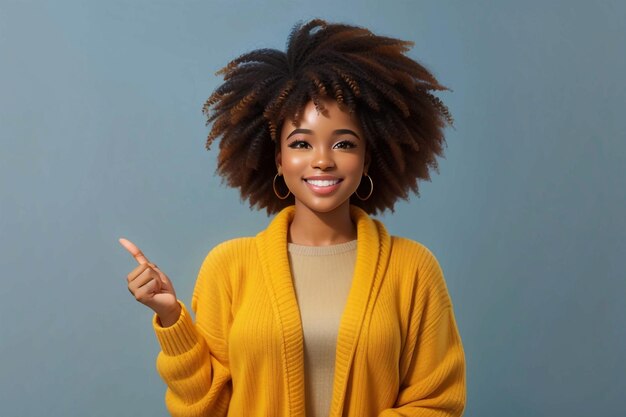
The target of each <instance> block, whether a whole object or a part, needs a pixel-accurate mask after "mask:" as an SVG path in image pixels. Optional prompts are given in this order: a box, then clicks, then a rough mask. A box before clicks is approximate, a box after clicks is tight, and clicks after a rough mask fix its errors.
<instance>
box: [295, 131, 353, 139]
mask: <svg viewBox="0 0 626 417" xmlns="http://www.w3.org/2000/svg"><path fill="white" fill-rule="evenodd" d="M298 133H303V134H305V135H312V134H313V131H312V130H310V129H296V130H294V131H293V132H291V133H290V134H289V136H287V138H286V139H289V138H290V137H292V136H293V135H295V134H298ZM333 135H354V136H356V137H357V138H358V139H359V140H360V139H361V138H360V137H359V135H357V134H356V133H355V132H354V131H352V130H350V129H337V130H334V131H333Z"/></svg>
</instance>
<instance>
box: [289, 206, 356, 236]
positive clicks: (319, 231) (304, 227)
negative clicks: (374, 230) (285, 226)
mask: <svg viewBox="0 0 626 417" xmlns="http://www.w3.org/2000/svg"><path fill="white" fill-rule="evenodd" d="M356 237H357V233H356V226H355V225H354V223H352V219H351V218H350V203H349V201H346V203H345V204H342V205H341V206H340V207H337V208H336V209H335V210H333V211H331V212H328V213H320V212H316V211H312V210H310V209H309V208H308V207H306V206H305V205H304V204H299V202H298V201H296V207H295V213H294V216H293V220H292V222H291V225H290V226H289V236H288V240H289V242H291V243H295V244H298V245H306V246H328V245H338V244H340V243H346V242H350V241H352V240H354V239H356Z"/></svg>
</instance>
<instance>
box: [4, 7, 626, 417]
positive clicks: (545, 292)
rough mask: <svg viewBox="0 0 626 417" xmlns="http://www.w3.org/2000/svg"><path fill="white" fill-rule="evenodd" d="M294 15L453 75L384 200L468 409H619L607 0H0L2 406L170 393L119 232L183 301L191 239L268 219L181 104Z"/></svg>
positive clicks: (620, 73) (139, 400)
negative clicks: (445, 304)
mask: <svg viewBox="0 0 626 417" xmlns="http://www.w3.org/2000/svg"><path fill="white" fill-rule="evenodd" d="M313 17H322V18H326V19H328V20H331V21H344V22H347V23H351V24H357V25H362V26H366V27H368V28H370V29H371V30H373V31H374V32H376V33H378V34H382V35H387V36H393V37H398V38H402V39H407V40H413V41H415V47H414V48H413V49H412V50H411V51H410V53H409V56H411V57H412V58H415V59H418V60H420V61H421V62H423V63H424V64H425V65H426V66H427V67H428V68H430V69H431V70H432V71H433V72H434V74H435V75H436V77H437V78H438V79H439V80H440V81H441V82H442V83H443V84H444V85H447V86H449V87H450V88H452V89H453V90H454V91H453V92H447V93H443V94H441V95H440V97H441V98H442V99H443V100H444V102H446V103H447V104H448V106H449V107H450V110H451V112H452V114H453V115H454V117H455V119H456V128H455V129H454V130H453V129H449V130H448V131H447V132H448V136H447V142H448V148H447V150H446V158H445V159H441V160H440V174H439V175H437V174H436V173H433V178H432V182H426V183H423V184H422V186H421V197H420V198H417V197H413V198H412V199H411V200H410V202H401V203H399V204H398V205H397V208H396V212H395V213H394V214H387V215H385V216H382V217H381V218H382V220H383V221H384V222H385V223H386V225H387V226H388V228H389V229H390V230H391V232H392V233H394V234H399V235H403V236H406V237H409V238H412V239H415V240H418V241H420V242H422V243H423V244H425V245H426V246H428V247H429V248H430V249H431V250H432V251H433V252H434V253H435V255H436V256H437V258H438V259H439V262H440V263H441V266H442V268H443V270H444V274H445V277H446V280H447V283H448V288H449V291H450V294H451V296H452V299H453V303H454V308H455V314H456V317H457V322H458V325H459V329H460V332H461V336H462V338H463V342H464V347H465V352H466V357H467V383H468V402H467V408H466V412H465V416H481V417H484V416H498V417H507V416H568V417H575V416H580V417H589V416H603V417H608V416H623V415H624V405H623V398H624V393H626V379H625V377H624V375H626V360H624V352H626V319H625V318H626V305H625V303H624V301H623V300H624V297H625V295H626V273H625V272H624V271H625V263H626V262H625V260H624V258H626V220H625V218H624V213H626V191H625V184H626V181H625V180H626V169H625V166H626V143H625V140H624V139H625V134H624V132H625V131H626V123H625V118H626V117H625V115H624V109H625V107H626V106H625V105H626V88H625V84H626V83H625V82H624V74H626V54H625V53H624V51H625V49H624V45H626V3H624V2H620V1H597V2H583V1H547V2H543V1H542V2H540V1H525V2H521V1H467V2H462V1H456V2H452V1H387V2H384V3H383V2H378V1H360V2H357V1H348V2H341V3H340V4H336V3H335V2H334V1H328V0H317V1H299V2H294V1H286V0H275V1H266V2H244V1H211V2H209V1H202V2H200V1H197V2H191V1H152V2H147V1H127V2H120V1H106V2H105V1H99V2H97V1H74V2H70V1H57V2H33V1H7V0H2V1H0V140H1V148H0V204H1V205H0V271H1V275H2V278H1V285H0V300H1V302H0V414H1V415H2V416H7V417H8V416H16V417H17V416H19V417H29V416H42V415H51V416H113V415H114V416H144V415H146V416H147V415H150V416H165V415H167V413H166V411H165V406H164V403H163V395H164V391H165V386H164V384H163V382H162V381H161V379H160V378H159V376H158V374H157V373H156V370H155V358H156V355H157V353H158V350H159V349H158V345H157V342H156V339H155V337H154V334H153V331H152V328H151V323H150V320H151V317H152V314H151V311H150V310H149V309H147V308H146V307H145V306H143V305H141V304H139V303H137V302H136V301H135V300H134V299H133V298H132V296H130V295H129V293H128V290H127V289H126V282H125V276H126V274H127V273H128V272H130V271H131V270H132V269H133V268H134V267H135V265H136V264H135V262H134V260H133V259H132V258H131V257H130V256H129V255H128V254H127V253H126V252H125V251H124V249H123V248H122V247H121V246H120V245H119V244H118V242H117V239H118V238H119V237H127V238H129V239H131V240H132V241H134V242H135V243H137V245H139V247H140V248H142V249H143V250H144V252H145V253H146V255H147V256H148V257H149V258H150V259H151V260H152V261H153V262H155V263H157V264H158V265H159V266H160V267H161V268H162V269H163V270H164V271H165V273H167V274H168V275H169V276H170V278H171V279H172V280H173V281H174V283H175V287H176V290H177V293H178V295H179V298H181V299H182V300H183V301H185V302H186V303H189V301H190V298H191V292H192V289H193V284H194V281H195V278H196V274H197V272H198V269H199V267H200V263H201V262H202V260H203V259H204V256H205V255H206V253H207V252H208V251H209V250H210V249H211V248H212V247H213V246H214V245H215V244H217V243H218V242H220V241H223V240H225V239H229V238H232V237H235V236H242V235H253V234H255V233H256V232H258V231H259V230H260V229H262V228H263V227H265V225H266V224H267V222H268V221H269V219H268V217H267V216H266V215H265V213H264V212H251V211H250V210H249V208H248V206H247V204H246V203H243V204H242V202H241V201H240V199H239V195H238V193H237V191H235V190H230V189H227V188H226V187H225V186H224V185H221V181H220V179H219V178H218V177H216V176H215V175H214V170H215V158H216V152H215V150H211V151H209V152H207V151H206V150H205V149H204V141H205V137H206V135H207V133H208V128H207V127H205V125H204V119H203V116H202V114H201V107H202V104H203V103H204V101H205V100H206V98H207V97H208V96H209V95H210V93H211V92H212V90H213V88H214V87H215V86H217V85H218V83H219V82H220V78H218V77H216V76H214V72H215V71H217V70H219V69H220V68H221V67H222V66H223V65H225V64H226V63H227V62H228V61H229V60H230V59H233V58H235V57H236V56H238V55H240V54H241V53H244V52H246V51H249V50H251V49H255V48H261V47H273V48H280V49H283V48H284V45H285V41H286V38H287V35H288V33H289V30H290V29H291V27H292V26H293V24H294V23H296V21H298V20H300V19H303V20H308V19H309V18H313ZM378 186H381V185H378Z"/></svg>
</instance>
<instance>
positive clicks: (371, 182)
mask: <svg viewBox="0 0 626 417" xmlns="http://www.w3.org/2000/svg"><path fill="white" fill-rule="evenodd" d="M363 176H364V177H367V179H368V180H370V193H369V194H368V195H367V197H365V198H363V197H361V196H360V195H359V193H358V192H356V191H354V194H356V196H357V197H358V198H359V200H361V201H365V200H367V199H368V198H370V197H371V196H372V193H373V192H374V181H372V177H370V176H369V175H367V174H365V175H363Z"/></svg>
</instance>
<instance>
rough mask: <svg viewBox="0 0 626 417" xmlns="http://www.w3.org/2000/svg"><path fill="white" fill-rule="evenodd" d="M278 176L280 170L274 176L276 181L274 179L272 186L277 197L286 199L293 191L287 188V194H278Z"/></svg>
mask: <svg viewBox="0 0 626 417" xmlns="http://www.w3.org/2000/svg"><path fill="white" fill-rule="evenodd" d="M276 178H278V172H277V173H276V175H275V176H274V181H272V188H273V189H274V194H276V197H278V198H279V199H281V200H284V199H286V198H287V197H289V195H290V194H291V191H289V190H287V194H285V195H284V196H281V195H280V194H278V190H277V189H276Z"/></svg>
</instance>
